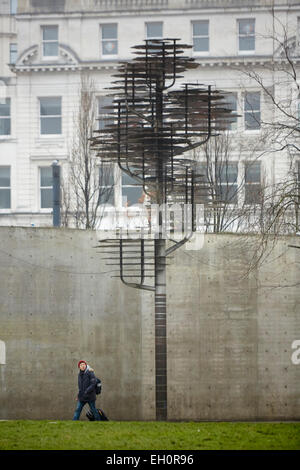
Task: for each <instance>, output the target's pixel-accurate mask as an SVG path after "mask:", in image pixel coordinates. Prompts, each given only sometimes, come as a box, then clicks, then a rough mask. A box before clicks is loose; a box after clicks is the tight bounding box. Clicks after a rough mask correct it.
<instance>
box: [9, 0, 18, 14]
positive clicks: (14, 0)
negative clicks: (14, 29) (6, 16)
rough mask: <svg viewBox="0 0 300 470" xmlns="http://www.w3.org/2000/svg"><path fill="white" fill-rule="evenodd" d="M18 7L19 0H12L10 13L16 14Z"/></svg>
mask: <svg viewBox="0 0 300 470" xmlns="http://www.w3.org/2000/svg"><path fill="white" fill-rule="evenodd" d="M17 9H18V0H10V14H11V15H16V14H17Z"/></svg>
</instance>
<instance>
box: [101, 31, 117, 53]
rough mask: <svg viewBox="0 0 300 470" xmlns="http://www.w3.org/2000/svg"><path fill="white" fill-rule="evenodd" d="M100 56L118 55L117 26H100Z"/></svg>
mask: <svg viewBox="0 0 300 470" xmlns="http://www.w3.org/2000/svg"><path fill="white" fill-rule="evenodd" d="M101 39H102V55H116V54H118V25H117V24H103V25H101Z"/></svg>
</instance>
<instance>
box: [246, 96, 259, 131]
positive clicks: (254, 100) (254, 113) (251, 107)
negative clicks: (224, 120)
mask: <svg viewBox="0 0 300 470" xmlns="http://www.w3.org/2000/svg"><path fill="white" fill-rule="evenodd" d="M244 117H245V129H246V130H255V129H260V93H259V92H249V93H246V94H245V102H244Z"/></svg>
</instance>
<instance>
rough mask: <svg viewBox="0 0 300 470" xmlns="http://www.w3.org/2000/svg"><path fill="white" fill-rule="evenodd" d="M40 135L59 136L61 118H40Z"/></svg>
mask: <svg viewBox="0 0 300 470" xmlns="http://www.w3.org/2000/svg"><path fill="white" fill-rule="evenodd" d="M41 134H61V118H59V117H58V118H56V117H53V118H52V117H47V118H46V117H45V118H44V117H42V118H41Z"/></svg>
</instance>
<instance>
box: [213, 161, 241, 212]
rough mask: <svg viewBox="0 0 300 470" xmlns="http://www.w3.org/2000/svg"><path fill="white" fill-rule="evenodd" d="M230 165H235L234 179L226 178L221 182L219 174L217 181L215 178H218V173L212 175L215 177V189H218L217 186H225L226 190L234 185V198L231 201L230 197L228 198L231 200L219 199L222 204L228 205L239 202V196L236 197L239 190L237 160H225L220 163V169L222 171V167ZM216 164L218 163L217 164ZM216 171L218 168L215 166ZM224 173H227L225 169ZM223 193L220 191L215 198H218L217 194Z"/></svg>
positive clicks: (235, 204)
mask: <svg viewBox="0 0 300 470" xmlns="http://www.w3.org/2000/svg"><path fill="white" fill-rule="evenodd" d="M229 165H230V166H235V167H236V179H235V181H228V178H227V181H224V182H222V180H221V176H220V180H219V181H217V178H219V174H218V175H216V174H215V175H214V178H215V182H216V188H217V191H219V188H220V187H223V186H225V188H227V191H228V188H233V187H235V188H236V190H235V192H234V200H233V201H232V199H233V198H232V197H231V198H230V199H231V200H229V201H228V200H227V199H226V200H225V199H224V200H223V199H221V201H223V202H224V204H226V205H230V206H238V204H239V197H238V192H239V184H238V178H239V165H238V162H237V161H234V160H228V161H226V162H223V163H221V170H220V171H223V167H225V169H226V167H227V168H228V167H229ZM217 166H218V165H217ZM217 171H219V169H218V168H217ZM226 173H227V170H226ZM222 194H223V191H221V192H220V194H217V199H218V198H219V196H222Z"/></svg>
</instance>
